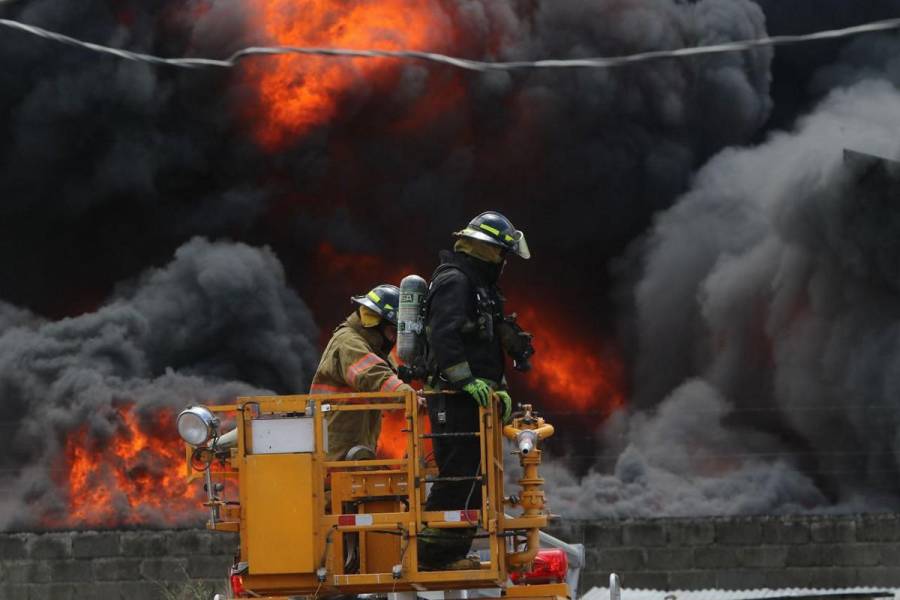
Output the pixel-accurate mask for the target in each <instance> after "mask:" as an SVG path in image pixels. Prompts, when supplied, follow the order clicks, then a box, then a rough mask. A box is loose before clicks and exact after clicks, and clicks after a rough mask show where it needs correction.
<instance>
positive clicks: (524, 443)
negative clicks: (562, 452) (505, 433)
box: [516, 429, 538, 454]
mask: <svg viewBox="0 0 900 600" xmlns="http://www.w3.org/2000/svg"><path fill="white" fill-rule="evenodd" d="M537 442H538V434H537V432H536V431H534V430H533V429H523V430H522V431H520V432H519V433H517V434H516V446H518V447H519V452H521V453H522V454H528V453H530V452H531V451H532V450H534V447H535V446H536V445H537Z"/></svg>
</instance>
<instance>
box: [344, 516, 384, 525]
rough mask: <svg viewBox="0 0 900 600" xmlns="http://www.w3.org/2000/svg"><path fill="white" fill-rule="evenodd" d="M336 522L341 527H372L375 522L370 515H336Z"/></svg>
mask: <svg viewBox="0 0 900 600" xmlns="http://www.w3.org/2000/svg"><path fill="white" fill-rule="evenodd" d="M337 521H338V525H339V526H341V527H347V526H350V527H353V526H354V525H355V526H363V525H372V524H373V523H374V522H375V520H374V519H373V518H372V515H338V519H337Z"/></svg>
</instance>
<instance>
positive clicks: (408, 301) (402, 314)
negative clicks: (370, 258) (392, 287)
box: [397, 275, 428, 365]
mask: <svg viewBox="0 0 900 600" xmlns="http://www.w3.org/2000/svg"><path fill="white" fill-rule="evenodd" d="M426 293H428V284H427V283H426V282H425V280H424V279H422V278H421V277H419V276H418V275H407V276H406V277H404V278H403V281H401V282H400V310H399V313H398V316H397V355H398V356H399V357H400V360H402V361H403V362H404V363H406V364H408V365H412V364H414V363H416V361H417V359H418V358H419V353H420V352H421V350H422V335H423V329H424V327H425V323H424V320H425V315H424V314H423V312H424V311H423V304H424V302H425V294H426Z"/></svg>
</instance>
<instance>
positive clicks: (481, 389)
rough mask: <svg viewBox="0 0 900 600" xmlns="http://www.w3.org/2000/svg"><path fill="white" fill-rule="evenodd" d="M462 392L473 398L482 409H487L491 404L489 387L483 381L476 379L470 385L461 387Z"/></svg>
mask: <svg viewBox="0 0 900 600" xmlns="http://www.w3.org/2000/svg"><path fill="white" fill-rule="evenodd" d="M463 390H464V391H465V392H466V393H467V394H469V395H470V396H472V397H473V398H475V402H477V403H478V404H479V405H480V406H481V407H482V408H487V407H488V406H490V404H491V386H489V385H488V383H487V381H485V380H484V379H476V380H475V381H473V382H472V383H467V384H466V385H464V386H463Z"/></svg>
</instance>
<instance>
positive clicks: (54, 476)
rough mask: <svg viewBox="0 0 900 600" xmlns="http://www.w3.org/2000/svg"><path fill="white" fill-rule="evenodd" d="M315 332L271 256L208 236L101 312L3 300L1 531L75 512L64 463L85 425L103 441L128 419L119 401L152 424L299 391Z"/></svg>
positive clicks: (89, 441)
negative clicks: (37, 309) (38, 310)
mask: <svg viewBox="0 0 900 600" xmlns="http://www.w3.org/2000/svg"><path fill="white" fill-rule="evenodd" d="M317 336H318V331H317V329H316V326H315V324H314V323H313V320H312V318H311V316H310V313H309V310H308V308H307V307H306V305H305V304H304V303H303V301H301V300H300V299H299V298H298V297H297V295H296V294H295V293H294V292H293V291H292V290H290V289H289V288H288V287H286V285H285V280H284V273H283V271H282V269H281V265H280V264H279V262H278V260H277V259H276V258H275V256H274V255H273V254H272V253H271V252H270V251H269V250H266V249H262V250H260V249H254V248H250V247H248V246H245V245H242V244H230V243H210V242H208V241H205V240H203V239H195V240H192V241H190V242H189V243H187V244H185V245H184V246H182V247H181V248H179V249H178V251H177V252H176V254H175V258H174V260H173V261H172V262H171V263H170V264H169V265H167V266H166V267H165V268H161V269H152V270H148V271H146V272H145V273H144V274H142V275H141V276H140V277H138V278H137V279H136V280H134V281H132V282H130V283H129V284H128V285H123V286H121V289H120V290H119V291H117V292H116V293H115V294H114V296H113V297H112V298H110V299H109V300H108V302H106V303H105V304H104V305H103V306H102V307H101V308H99V309H98V310H97V311H96V312H92V313H87V314H84V315H81V316H78V317H73V318H68V319H64V320H61V321H58V322H46V321H41V320H38V319H35V318H34V317H32V316H30V315H28V314H27V313H26V312H24V311H20V310H17V309H14V308H13V307H10V306H8V305H0V428H2V432H3V435H2V436H0V490H2V492H3V493H2V494H0V497H2V498H3V500H2V501H0V529H6V528H9V527H17V528H19V527H34V526H35V525H39V524H40V523H41V521H40V520H41V519H42V518H43V517H48V516H49V517H60V516H64V515H65V510H66V506H67V501H68V498H67V495H66V493H67V490H66V489H65V485H64V481H65V478H64V477H63V478H62V481H61V480H60V477H59V473H56V472H54V469H55V468H60V467H63V466H64V464H63V462H62V460H61V458H62V457H61V449H62V447H63V446H64V445H65V442H66V439H67V438H68V436H70V435H71V434H72V433H73V432H75V431H76V430H82V429H83V428H84V429H85V430H86V432H87V437H86V445H88V446H91V445H93V444H99V445H100V446H101V447H102V446H103V442H104V440H107V439H109V438H110V437H112V436H113V435H114V434H116V433H117V432H118V431H119V430H120V428H121V427H122V421H121V417H120V414H119V409H120V408H122V407H123V406H130V405H134V407H135V412H136V414H137V416H138V417H139V418H143V419H146V421H147V423H148V424H149V423H152V422H153V419H154V417H155V415H156V412H157V411H159V410H160V409H162V408H167V409H170V410H173V411H177V410H180V409H181V408H183V407H184V406H186V405H188V404H190V403H198V402H201V403H202V402H226V401H231V400H233V399H234V398H235V397H236V396H238V395H246V394H253V393H258V392H259V391H261V390H272V391H275V392H281V393H285V392H288V391H294V390H297V389H302V388H303V387H305V386H306V385H307V382H308V381H309V379H310V378H311V375H312V372H313V371H314V370H315V365H316V355H317V349H316V346H315V342H316V339H317ZM245 382H253V384H248V383H245ZM166 426H168V427H174V423H166ZM173 431H174V430H172V431H170V432H167V433H172V432H173ZM165 437H166V438H169V437H171V435H167V436H165ZM141 460H142V459H140V457H138V458H137V459H135V461H134V462H135V463H136V464H134V465H129V467H134V468H138V467H140V465H139V464H137V463H139V462H140V461H141ZM156 491H157V493H164V492H163V491H162V490H156ZM114 500H115V499H114ZM117 508H118V509H120V512H119V514H120V515H122V516H125V515H127V514H128V511H129V510H131V509H130V507H129V506H128V505H127V504H125V503H124V502H123V503H122V506H118V507H117ZM192 517H193V514H186V515H185V518H188V519H190V518H192ZM156 518H159V517H156V516H154V515H146V520H147V521H148V522H150V523H153V522H155V520H156Z"/></svg>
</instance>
